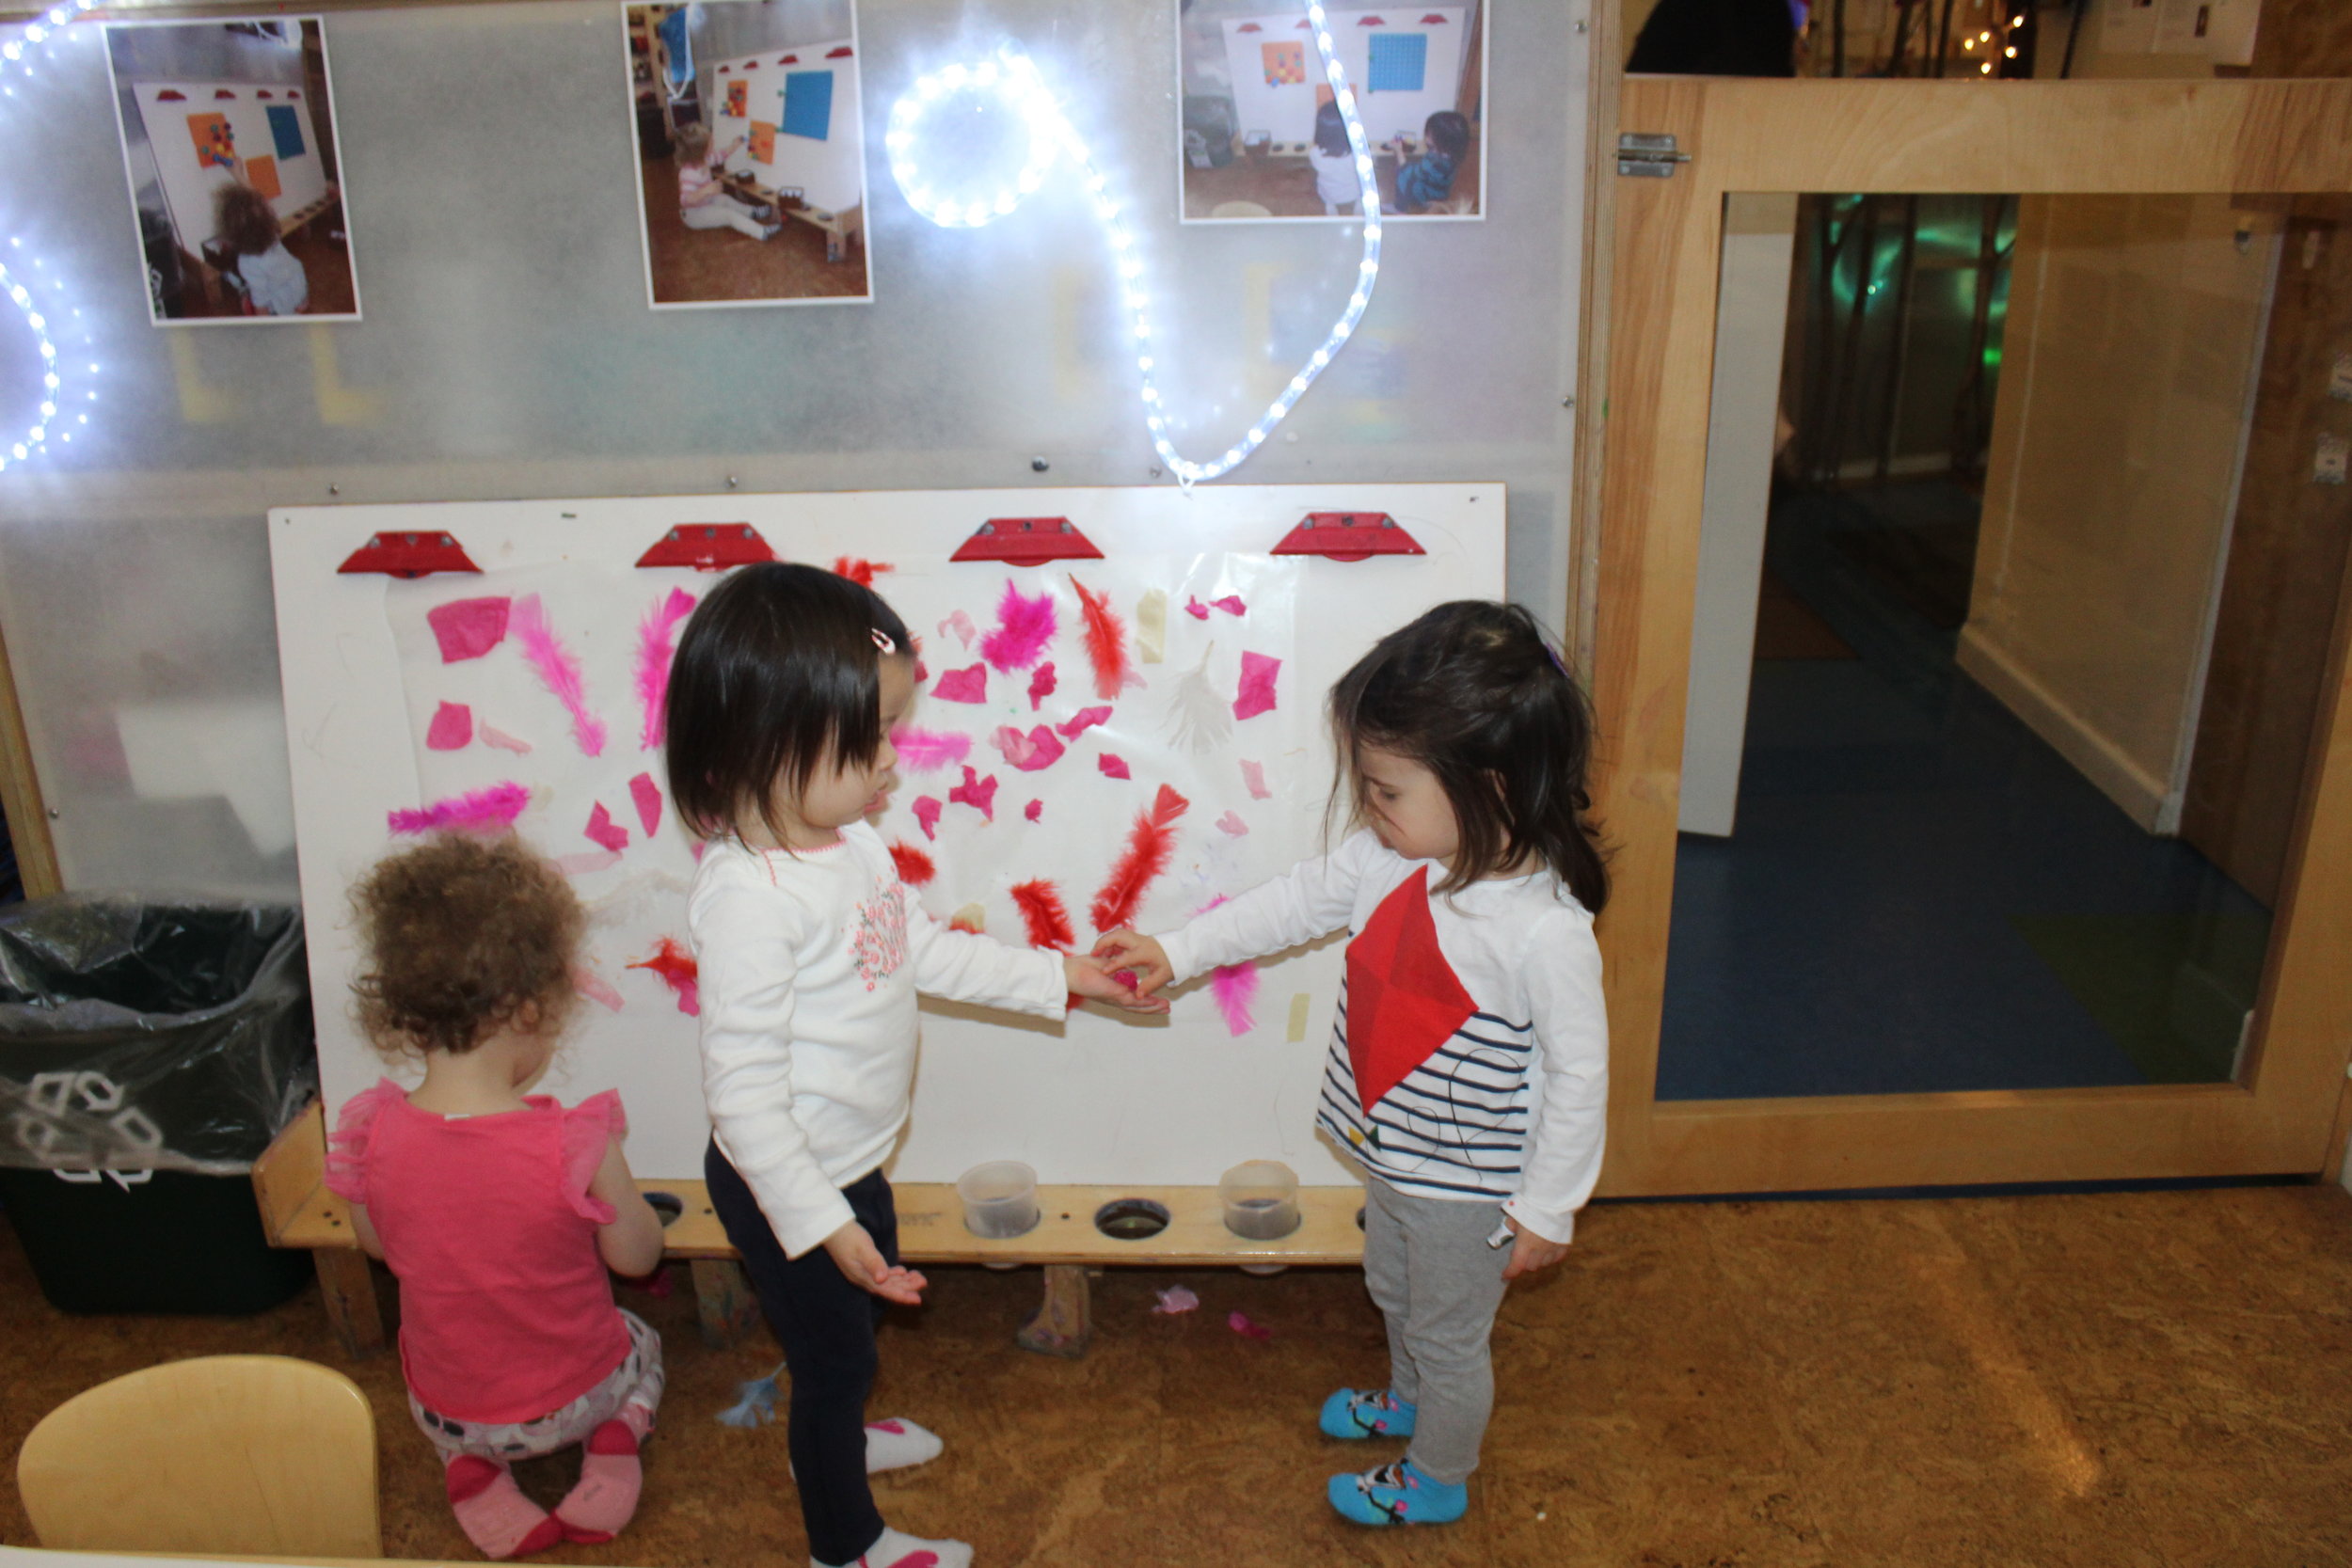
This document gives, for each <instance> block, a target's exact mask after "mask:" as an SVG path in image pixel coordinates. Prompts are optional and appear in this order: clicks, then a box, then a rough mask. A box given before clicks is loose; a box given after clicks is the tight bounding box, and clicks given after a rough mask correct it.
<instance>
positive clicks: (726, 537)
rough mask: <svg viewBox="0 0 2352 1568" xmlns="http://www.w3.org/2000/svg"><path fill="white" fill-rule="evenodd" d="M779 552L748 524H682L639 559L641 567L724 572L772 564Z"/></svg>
mask: <svg viewBox="0 0 2352 1568" xmlns="http://www.w3.org/2000/svg"><path fill="white" fill-rule="evenodd" d="M775 558H776V552H775V551H774V550H771V549H770V548H769V547H768V541H767V540H765V539H762V538H761V537H760V536H759V531H758V530H757V529H755V528H754V527H752V525H751V524H749V523H680V524H678V526H677V527H675V528H674V529H672V530H671V531H669V532H667V533H665V534H663V535H662V536H661V537H660V539H658V540H656V541H655V542H654V546H653V548H651V549H649V550H647V551H646V552H645V553H644V554H643V555H641V556H639V557H638V558H637V564H638V565H640V566H691V567H694V568H695V569H696V570H698V571H704V572H723V571H725V570H726V569H727V568H728V567H730V566H748V565H751V564H753V563H754V562H761V561H773V560H775Z"/></svg>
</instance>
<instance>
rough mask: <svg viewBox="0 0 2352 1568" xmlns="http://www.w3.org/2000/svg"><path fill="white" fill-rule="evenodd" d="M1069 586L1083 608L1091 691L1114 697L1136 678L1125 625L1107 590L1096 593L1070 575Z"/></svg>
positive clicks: (1099, 694)
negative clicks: (1128, 651)
mask: <svg viewBox="0 0 2352 1568" xmlns="http://www.w3.org/2000/svg"><path fill="white" fill-rule="evenodd" d="M1070 586H1071V587H1073V588H1074V589H1076V590H1077V591H1078V603H1079V604H1080V605H1081V606H1082V607H1083V608H1084V609H1085V610H1086V623H1087V661H1088V662H1089V663H1090V664H1092V665H1093V666H1094V694H1095V695H1096V696H1098V697H1116V696H1118V695H1119V694H1120V692H1121V691H1123V690H1125V689H1126V688H1127V687H1128V686H1129V685H1130V684H1132V683H1133V682H1134V681H1135V678H1136V675H1135V667H1134V666H1133V665H1131V664H1130V663H1129V662H1128V660H1127V628H1126V627H1125V626H1121V625H1120V620H1119V612H1118V611H1117V610H1113V609H1112V608H1111V596H1110V595H1109V594H1097V593H1095V592H1094V591H1093V590H1092V589H1090V588H1089V587H1088V586H1087V585H1086V584H1085V583H1083V582H1080V581H1079V580H1078V579H1077V578H1074V577H1073V578H1071V579H1070Z"/></svg>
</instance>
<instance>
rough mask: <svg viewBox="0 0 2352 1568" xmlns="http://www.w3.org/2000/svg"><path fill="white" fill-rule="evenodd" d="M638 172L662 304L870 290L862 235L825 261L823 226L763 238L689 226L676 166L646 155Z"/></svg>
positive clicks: (855, 295) (796, 226) (797, 224)
mask: <svg viewBox="0 0 2352 1568" xmlns="http://www.w3.org/2000/svg"><path fill="white" fill-rule="evenodd" d="M638 177H639V178H640V179H641V180H642V181H644V187H645V239H646V244H647V246H648V251H649V261H648V264H649V265H650V267H651V268H652V273H653V297H654V299H655V300H656V301H657V302H659V303H660V304H663V305H689V304H699V303H706V302H712V301H722V300H787V299H859V298H863V297H865V295H866V293H868V285H867V283H866V245H865V243H864V242H863V241H862V240H861V241H860V242H858V243H857V244H854V245H848V246H847V247H846V248H845V251H844V254H843V257H842V259H841V260H840V261H826V260H825V233H824V230H821V229H818V228H817V227H816V226H815V225H814V224H809V223H803V222H802V221H801V220H799V219H798V218H795V219H792V220H791V221H789V222H787V223H786V224H785V226H784V227H783V229H782V230H779V231H778V232H777V233H776V235H775V236H774V237H773V238H772V239H769V240H764V241H763V240H755V239H753V238H751V237H750V236H749V235H747V234H739V233H737V232H736V231H735V230H732V229H689V228H687V227H686V224H685V221H684V220H683V219H681V218H680V217H679V216H678V211H677V166H676V165H675V164H674V163H672V162H671V161H670V160H669V159H667V158H654V159H648V160H644V161H642V162H641V163H640V165H639V166H638Z"/></svg>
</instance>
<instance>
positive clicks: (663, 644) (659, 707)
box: [637, 588, 694, 752]
mask: <svg viewBox="0 0 2352 1568" xmlns="http://www.w3.org/2000/svg"><path fill="white" fill-rule="evenodd" d="M693 611H694V595H693V594H689V593H688V592H687V591H686V590H685V589H683V588H673V589H671V590H670V596H669V597H668V598H665V599H658V600H656V601H655V603H654V607H653V608H652V609H651V610H646V611H645V618H644V621H642V622H640V623H639V624H638V627H637V705H638V706H639V707H641V708H643V709H644V713H645V727H644V732H643V733H642V734H641V735H640V736H639V737H638V741H637V746H638V750H640V751H644V752H650V751H652V750H653V749H654V748H655V747H657V746H659V745H660V744H661V739H662V735H663V733H664V731H665V729H666V728H667V724H668V720H669V703H670V659H671V657H672V656H673V655H674V654H675V653H676V652H677V624H678V623H679V622H680V621H683V620H685V619H686V617H687V616H689V615H691V614H692V613H693Z"/></svg>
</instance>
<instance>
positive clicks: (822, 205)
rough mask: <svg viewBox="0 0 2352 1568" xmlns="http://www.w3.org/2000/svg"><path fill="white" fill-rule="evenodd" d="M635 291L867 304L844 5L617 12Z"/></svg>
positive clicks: (743, 2)
mask: <svg viewBox="0 0 2352 1568" xmlns="http://www.w3.org/2000/svg"><path fill="white" fill-rule="evenodd" d="M622 11H623V14H624V16H625V18H626V22H627V29H626V30H627V33H628V85H629V95H630V99H631V102H632V103H633V104H634V106H635V112H636V117H637V201H638V216H639V220H640V224H641V227H642V228H643V230H644V238H645V297H646V299H647V301H648V303H650V304H651V305H652V306H653V308H654V309H657V310H660V309H675V308H680V307H690V306H706V305H838V304H857V303H863V302H864V301H866V300H869V299H871V298H872V297H873V288H872V283H871V281H870V275H869V273H868V271H867V268H866V143H865V132H864V125H865V121H864V119H863V116H862V115H861V113H860V109H859V93H858V45H857V8H856V6H855V4H854V3H853V0H784V3H774V0H712V3H709V4H701V5H686V6H641V5H625V6H623V7H622Z"/></svg>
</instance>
